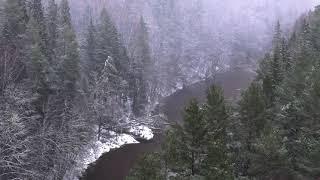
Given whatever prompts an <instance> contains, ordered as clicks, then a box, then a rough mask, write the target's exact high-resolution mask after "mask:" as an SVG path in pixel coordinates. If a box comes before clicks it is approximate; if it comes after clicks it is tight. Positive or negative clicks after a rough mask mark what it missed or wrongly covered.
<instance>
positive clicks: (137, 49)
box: [131, 17, 155, 116]
mask: <svg viewBox="0 0 320 180" xmlns="http://www.w3.org/2000/svg"><path fill="white" fill-rule="evenodd" d="M135 36H136V37H135V38H133V42H132V45H131V48H132V50H131V58H132V59H133V63H132V64H133V65H132V71H133V72H132V74H133V78H134V80H132V81H131V82H132V83H133V85H132V86H133V87H134V90H133V92H132V93H133V94H132V98H133V105H132V106H133V108H132V109H133V112H134V113H135V115H136V116H141V115H143V113H144V112H145V110H146V107H145V106H146V105H147V104H148V102H149V98H150V96H151V87H152V85H151V83H152V80H155V79H154V74H153V72H152V69H153V65H152V59H151V54H150V48H149V44H148V43H149V37H148V30H147V27H146V24H145V22H144V20H143V18H142V17H141V19H140V22H139V24H138V28H137V30H136V33H135Z"/></svg>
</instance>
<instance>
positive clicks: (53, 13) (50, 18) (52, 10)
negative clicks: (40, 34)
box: [46, 0, 58, 56]
mask: <svg viewBox="0 0 320 180" xmlns="http://www.w3.org/2000/svg"><path fill="white" fill-rule="evenodd" d="M46 21H47V29H48V48H49V49H51V50H52V51H54V50H55V49H56V48H57V42H56V41H57V38H58V5H57V4H56V2H55V0H49V5H48V10H47V16H46ZM53 53H54V52H53ZM53 56H55V54H53Z"/></svg>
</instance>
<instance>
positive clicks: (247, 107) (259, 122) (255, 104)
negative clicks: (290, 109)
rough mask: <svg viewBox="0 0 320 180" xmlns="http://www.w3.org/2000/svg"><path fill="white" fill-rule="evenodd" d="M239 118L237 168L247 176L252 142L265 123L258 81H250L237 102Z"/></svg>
mask: <svg viewBox="0 0 320 180" xmlns="http://www.w3.org/2000/svg"><path fill="white" fill-rule="evenodd" d="M239 106H240V107H239V118H240V122H241V124H242V128H243V130H242V134H241V137H242V143H241V144H242V145H241V146H242V147H241V153H242V157H239V158H241V160H240V164H239V165H237V166H239V169H241V170H240V171H241V172H240V174H241V175H242V176H248V175H249V174H248V173H249V172H248V169H249V168H250V166H251V162H250V158H249V155H250V153H253V143H254V142H255V140H256V138H257V137H259V136H260V135H261V132H262V130H263V129H264V126H265V124H266V119H265V113H266V103H265V98H264V95H263V90H262V88H261V86H260V84H258V83H252V84H251V85H250V87H249V88H248V90H247V91H245V92H244V93H243V94H242V99H241V100H240V102H239Z"/></svg>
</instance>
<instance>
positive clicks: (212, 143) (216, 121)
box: [129, 86, 233, 180]
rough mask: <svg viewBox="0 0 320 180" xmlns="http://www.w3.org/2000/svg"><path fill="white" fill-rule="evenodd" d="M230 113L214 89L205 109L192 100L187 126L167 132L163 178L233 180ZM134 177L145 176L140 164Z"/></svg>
mask: <svg viewBox="0 0 320 180" xmlns="http://www.w3.org/2000/svg"><path fill="white" fill-rule="evenodd" d="M228 120H229V116H228V110H227V107H226V104H225V101H224V97H223V91H222V89H221V88H219V87H217V86H212V87H211V88H210V89H209V91H208V96H207V103H206V104H205V105H204V106H203V107H202V106H200V105H199V104H198V102H197V101H195V100H192V101H191V102H190V104H189V106H187V107H186V108H185V113H184V122H183V124H182V125H178V124H177V125H174V126H172V128H171V129H170V130H169V131H167V133H166V136H165V137H166V138H165V142H164V144H163V146H162V152H161V153H160V154H161V156H160V160H161V161H160V162H161V164H160V165H161V166H160V167H161V168H160V169H161V171H160V172H161V174H164V175H165V176H167V177H169V178H170V179H210V180H211V179H221V180H223V179H230V180H231V179H233V167H232V166H233V165H232V161H231V154H230V149H229V148H228V142H229V140H228V139H229V138H228V134H227V131H228V126H229V124H228ZM137 167H138V168H136V169H135V170H133V172H132V174H131V175H130V176H129V177H130V178H131V177H132V175H134V174H141V173H142V170H141V168H142V167H144V164H139V165H138V166H137Z"/></svg>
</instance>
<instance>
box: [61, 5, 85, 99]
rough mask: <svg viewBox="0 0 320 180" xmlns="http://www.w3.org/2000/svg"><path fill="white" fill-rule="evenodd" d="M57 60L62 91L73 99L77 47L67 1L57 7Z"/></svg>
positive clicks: (76, 71) (77, 60)
mask: <svg viewBox="0 0 320 180" xmlns="http://www.w3.org/2000/svg"><path fill="white" fill-rule="evenodd" d="M57 44H58V52H57V55H58V59H59V61H60V62H59V71H60V73H59V77H60V80H61V81H62V84H61V85H62V87H61V88H62V89H63V91H64V92H65V93H66V96H67V97H69V98H70V97H74V92H76V86H77V81H78V80H79V76H80V74H79V73H80V67H79V63H80V59H79V58H80V57H79V52H78V51H79V46H78V42H77V39H76V34H75V32H74V30H73V27H72V23H71V15H70V8H69V4H68V1H67V0H62V1H61V3H60V7H59V36H58V40H57Z"/></svg>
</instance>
